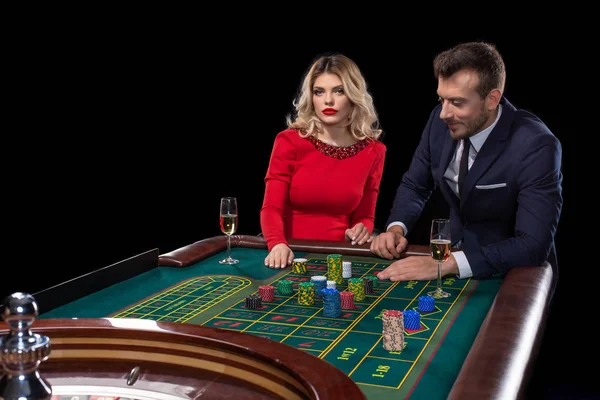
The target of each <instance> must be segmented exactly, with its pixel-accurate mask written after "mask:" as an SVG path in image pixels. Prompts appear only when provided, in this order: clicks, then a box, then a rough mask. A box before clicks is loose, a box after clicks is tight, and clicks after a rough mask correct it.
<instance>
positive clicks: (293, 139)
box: [260, 54, 386, 268]
mask: <svg viewBox="0 0 600 400" xmlns="http://www.w3.org/2000/svg"><path fill="white" fill-rule="evenodd" d="M294 107H295V116H294V118H292V117H288V120H287V123H288V127H287V129H286V130H284V131H282V132H279V133H278V135H277V137H276V138H275V142H274V145H273V150H272V153H271V158H270V162H269V168H268V170H267V174H266V177H265V185H266V186H265V195H264V200H263V205H262V208H261V211H260V223H261V229H262V233H263V235H264V237H265V240H266V241H267V245H268V249H269V255H268V256H267V257H266V258H265V265H266V266H269V267H271V268H285V267H286V266H287V265H290V264H291V263H292V261H293V259H294V253H293V252H292V250H291V249H290V248H289V246H288V242H287V239H290V238H294V239H312V240H333V241H344V240H348V241H350V242H352V244H364V243H367V242H370V241H371V234H372V232H373V227H374V220H375V205H376V203H377V196H378V195H379V185H380V182H381V176H382V174H383V165H384V160H385V153H386V146H385V145H384V144H383V143H382V142H381V141H379V137H380V136H381V134H382V131H381V129H380V128H379V120H378V116H377V112H376V110H375V107H374V105H373V99H372V96H371V95H370V93H369V92H368V91H367V84H366V82H365V79H364V77H363V75H362V74H361V72H360V70H359V68H358V66H357V65H356V64H355V63H354V62H353V61H352V60H351V59H349V58H348V57H346V56H344V55H341V54H334V55H330V56H323V57H320V58H319V59H317V61H315V63H314V64H313V65H312V66H311V68H310V69H309V70H308V72H307V73H306V75H305V77H304V80H303V83H302V88H301V91H300V94H299V96H298V98H297V99H296V100H295V101H294Z"/></svg>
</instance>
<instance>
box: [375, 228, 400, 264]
mask: <svg viewBox="0 0 600 400" xmlns="http://www.w3.org/2000/svg"><path fill="white" fill-rule="evenodd" d="M407 245H408V241H407V240H406V238H405V237H404V230H403V229H402V227H400V226H392V227H391V228H390V230H389V231H387V232H384V233H380V234H379V235H377V236H376V237H375V238H374V239H373V241H372V242H371V252H372V253H373V254H375V255H377V256H379V257H381V258H387V259H388V260H391V259H392V258H400V253H402V252H403V251H404V249H405V248H406V246H407Z"/></svg>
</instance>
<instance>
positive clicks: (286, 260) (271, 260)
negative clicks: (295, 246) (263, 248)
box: [265, 243, 294, 268]
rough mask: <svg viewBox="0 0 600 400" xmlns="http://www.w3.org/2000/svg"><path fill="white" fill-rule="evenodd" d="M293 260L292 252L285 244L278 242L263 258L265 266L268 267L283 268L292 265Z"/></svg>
mask: <svg viewBox="0 0 600 400" xmlns="http://www.w3.org/2000/svg"><path fill="white" fill-rule="evenodd" d="M292 261H294V252H293V251H292V249H290V248H289V247H288V246H287V245H286V244H284V243H279V244H277V245H275V246H273V248H272V249H271V252H270V253H269V255H268V256H267V257H266V258H265V266H267V267H269V268H285V267H287V266H288V265H292Z"/></svg>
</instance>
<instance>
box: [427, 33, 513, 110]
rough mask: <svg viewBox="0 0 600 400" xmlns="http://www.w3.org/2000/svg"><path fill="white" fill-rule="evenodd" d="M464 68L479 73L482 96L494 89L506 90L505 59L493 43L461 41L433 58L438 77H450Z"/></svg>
mask: <svg viewBox="0 0 600 400" xmlns="http://www.w3.org/2000/svg"><path fill="white" fill-rule="evenodd" d="M462 69H470V70H473V71H475V72H476V73H477V74H478V75H479V87H478V88H477V93H479V95H480V96H481V98H485V97H486V96H487V95H488V93H489V92H490V91H491V90H492V89H499V90H500V91H501V92H504V82H505V81H506V69H505V67H504V60H503V59H502V56H501V55H500V53H499V52H498V50H497V49H496V47H495V46H494V45H493V44H489V43H485V42H469V43H461V44H459V45H457V46H455V47H453V48H451V49H448V50H445V51H443V52H442V53H440V54H438V55H437V56H436V57H435V59H434V60H433V73H434V75H435V77H436V79H439V77H442V78H449V77H451V76H452V75H454V74H455V73H456V72H458V71H460V70H462Z"/></svg>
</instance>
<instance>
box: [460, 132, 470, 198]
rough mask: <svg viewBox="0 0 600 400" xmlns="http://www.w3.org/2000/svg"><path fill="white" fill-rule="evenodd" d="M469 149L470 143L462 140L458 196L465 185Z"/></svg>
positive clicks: (467, 140)
mask: <svg viewBox="0 0 600 400" xmlns="http://www.w3.org/2000/svg"><path fill="white" fill-rule="evenodd" d="M470 147H471V141H470V140H469V139H468V138H467V139H463V151H462V157H461V159H460V167H459V168H458V195H459V196H460V194H461V193H462V187H463V185H464V183H465V178H466V177H467V173H468V172H469V148H470Z"/></svg>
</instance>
